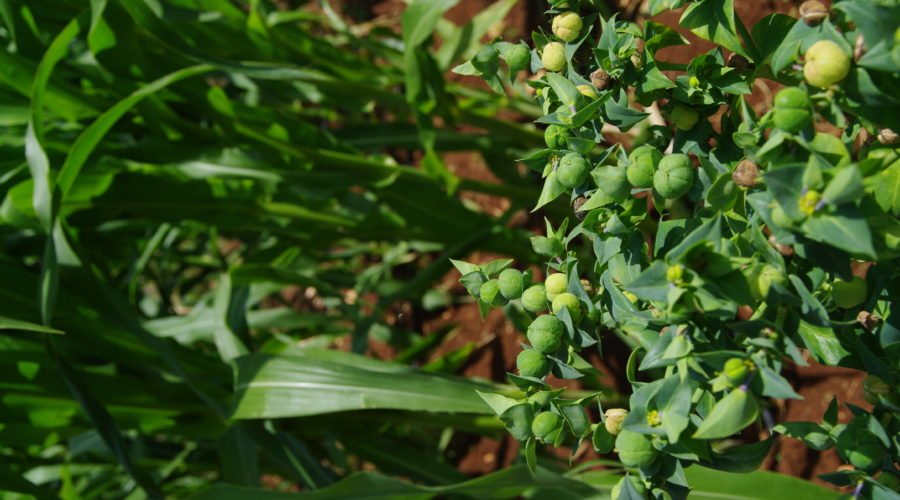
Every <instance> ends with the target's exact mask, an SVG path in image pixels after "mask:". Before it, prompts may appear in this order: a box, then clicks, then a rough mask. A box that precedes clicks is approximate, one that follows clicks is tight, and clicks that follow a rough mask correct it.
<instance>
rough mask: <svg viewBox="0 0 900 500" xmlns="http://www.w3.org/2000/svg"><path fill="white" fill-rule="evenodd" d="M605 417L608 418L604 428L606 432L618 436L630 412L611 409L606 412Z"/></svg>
mask: <svg viewBox="0 0 900 500" xmlns="http://www.w3.org/2000/svg"><path fill="white" fill-rule="evenodd" d="M604 415H605V416H606V421H605V422H603V426H604V427H606V432H608V433H610V434H612V435H613V436H618V435H619V433H621V432H622V424H624V423H625V417H627V416H628V410H626V409H624V408H610V409H608V410H606V413H604Z"/></svg>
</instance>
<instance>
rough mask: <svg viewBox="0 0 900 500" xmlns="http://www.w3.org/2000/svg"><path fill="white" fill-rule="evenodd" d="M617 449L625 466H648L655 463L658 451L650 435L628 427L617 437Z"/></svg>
mask: <svg viewBox="0 0 900 500" xmlns="http://www.w3.org/2000/svg"><path fill="white" fill-rule="evenodd" d="M616 450H617V451H618V453H619V461H620V462H622V465H624V466H625V467H646V466H648V465H650V464H651V463H653V461H654V460H655V459H656V455H657V453H658V452H657V451H656V448H654V447H653V441H652V439H651V438H650V436H648V435H646V434H640V433H637V432H634V431H629V430H626V429H623V430H622V432H620V433H619V435H618V436H617V437H616Z"/></svg>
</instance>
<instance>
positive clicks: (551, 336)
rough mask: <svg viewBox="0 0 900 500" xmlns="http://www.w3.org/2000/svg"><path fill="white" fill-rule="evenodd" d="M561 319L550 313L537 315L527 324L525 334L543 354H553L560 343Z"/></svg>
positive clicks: (562, 326)
mask: <svg viewBox="0 0 900 500" xmlns="http://www.w3.org/2000/svg"><path fill="white" fill-rule="evenodd" d="M564 328H565V326H564V325H563V323H562V321H560V320H559V319H557V317H556V316H553V315H552V314H545V315H543V316H538V317H537V318H536V319H535V320H534V321H532V322H531V325H529V326H528V332H527V333H526V336H527V337H528V341H529V342H531V345H532V346H533V347H534V348H535V349H537V350H538V351H540V352H542V353H544V354H554V353H556V351H558V350H559V347H560V345H562V338H563V329H564Z"/></svg>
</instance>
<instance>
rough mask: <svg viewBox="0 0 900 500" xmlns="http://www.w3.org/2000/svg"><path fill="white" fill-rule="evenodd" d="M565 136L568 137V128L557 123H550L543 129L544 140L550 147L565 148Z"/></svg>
mask: <svg viewBox="0 0 900 500" xmlns="http://www.w3.org/2000/svg"><path fill="white" fill-rule="evenodd" d="M566 137H569V130H568V129H566V128H563V127H560V126H559V125H550V126H549V127H547V128H546V130H544V142H545V143H547V147H548V148H550V149H566Z"/></svg>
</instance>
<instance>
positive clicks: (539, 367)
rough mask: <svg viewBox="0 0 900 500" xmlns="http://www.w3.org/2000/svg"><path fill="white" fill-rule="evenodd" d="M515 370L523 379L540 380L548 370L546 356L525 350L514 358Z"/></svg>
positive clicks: (548, 365)
mask: <svg viewBox="0 0 900 500" xmlns="http://www.w3.org/2000/svg"><path fill="white" fill-rule="evenodd" d="M516 368H517V369H518V370H519V375H521V376H523V377H534V378H541V377H543V376H544V375H546V374H547V371H548V370H549V369H550V362H549V361H548V360H547V356H545V355H543V354H541V353H539V352H537V351H535V350H533V349H525V350H524V351H522V352H520V353H519V355H518V356H516Z"/></svg>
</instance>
